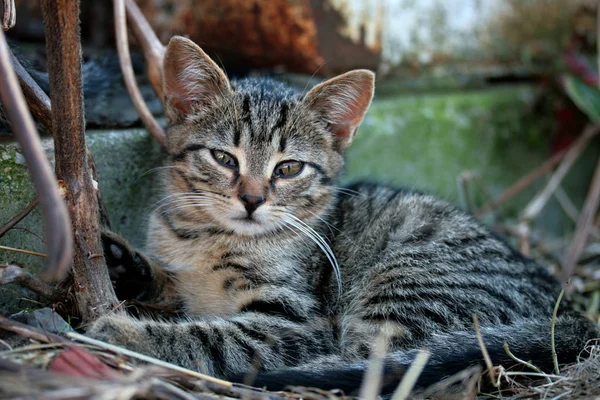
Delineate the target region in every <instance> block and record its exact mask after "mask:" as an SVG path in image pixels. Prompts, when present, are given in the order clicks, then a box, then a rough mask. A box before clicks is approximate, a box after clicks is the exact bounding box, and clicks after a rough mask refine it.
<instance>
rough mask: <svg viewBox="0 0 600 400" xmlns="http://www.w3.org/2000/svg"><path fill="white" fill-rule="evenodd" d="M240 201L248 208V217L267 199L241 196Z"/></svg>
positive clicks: (248, 195)
mask: <svg viewBox="0 0 600 400" xmlns="http://www.w3.org/2000/svg"><path fill="white" fill-rule="evenodd" d="M240 200H241V201H242V203H243V204H244V207H246V211H248V216H250V215H251V214H252V213H253V212H254V210H256V209H257V208H258V207H259V206H260V205H261V204H262V203H264V202H265V198H264V197H262V196H254V195H251V194H243V195H241V196H240Z"/></svg>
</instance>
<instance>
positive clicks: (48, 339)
mask: <svg viewBox="0 0 600 400" xmlns="http://www.w3.org/2000/svg"><path fill="white" fill-rule="evenodd" d="M0 329H4V330H5V331H9V332H14V333H16V334H18V335H21V336H23V337H26V338H29V339H33V340H37V341H38V342H42V343H65V342H67V340H66V339H65V338H62V337H60V336H57V335H53V334H51V333H47V332H43V331H42V330H40V329H37V328H34V327H32V326H29V325H25V324H21V323H20V322H17V321H13V320H12V319H9V318H6V317H3V316H1V315H0Z"/></svg>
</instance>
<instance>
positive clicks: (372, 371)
mask: <svg viewBox="0 0 600 400" xmlns="http://www.w3.org/2000/svg"><path fill="white" fill-rule="evenodd" d="M388 346H389V334H388V332H387V329H386V327H385V326H384V327H383V328H382V329H381V332H380V334H379V335H378V336H377V338H376V339H375V344H374V346H373V349H372V350H371V355H370V356H369V363H368V366H367V370H366V371H365V375H364V378H363V381H362V384H361V385H360V391H359V395H358V397H360V398H361V399H365V400H375V399H377V397H378V396H379V392H380V391H381V380H382V378H383V363H384V359H385V353H386V352H387V349H388Z"/></svg>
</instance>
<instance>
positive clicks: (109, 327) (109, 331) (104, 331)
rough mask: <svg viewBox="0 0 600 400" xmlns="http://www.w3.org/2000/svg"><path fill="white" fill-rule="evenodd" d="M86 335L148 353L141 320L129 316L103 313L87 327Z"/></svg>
mask: <svg viewBox="0 0 600 400" xmlns="http://www.w3.org/2000/svg"><path fill="white" fill-rule="evenodd" d="M86 335H87V336H89V337H91V338H94V339H97V340H100V341H102V342H106V343H110V344H114V345H116V346H121V347H125V348H127V349H130V350H133V351H137V352H141V353H146V354H148V351H147V347H148V346H147V343H146V340H145V338H144V328H143V322H141V321H138V320H135V319H133V318H130V317H124V316H119V315H105V316H104V317H101V318H99V319H98V320H97V321H96V322H94V323H93V324H92V325H91V326H90V327H89V328H88V330H87V331H86Z"/></svg>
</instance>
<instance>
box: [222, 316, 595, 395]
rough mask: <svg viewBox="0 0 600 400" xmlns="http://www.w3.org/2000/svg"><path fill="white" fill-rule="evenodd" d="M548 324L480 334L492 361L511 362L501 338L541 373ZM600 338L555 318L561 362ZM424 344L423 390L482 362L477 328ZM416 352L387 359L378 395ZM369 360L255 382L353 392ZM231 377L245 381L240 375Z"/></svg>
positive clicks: (268, 375) (588, 327)
mask: <svg viewBox="0 0 600 400" xmlns="http://www.w3.org/2000/svg"><path fill="white" fill-rule="evenodd" d="M550 326H551V324H550V321H526V322H523V323H521V324H518V325H501V326H493V327H482V328H481V335H482V337H483V341H484V343H485V346H486V349H487V351H488V353H489V355H490V358H491V359H492V362H493V364H494V365H503V366H504V367H509V366H511V365H514V364H515V361H514V360H512V359H511V358H510V357H509V356H508V355H507V354H506V352H505V350H504V342H507V343H508V345H509V348H510V351H511V353H512V354H514V355H515V356H517V357H519V358H520V359H522V360H526V361H531V362H532V363H533V364H534V365H535V366H537V367H538V368H540V369H542V370H543V371H546V372H550V371H552V368H553V359H552V348H551V344H550ZM598 337H599V336H598V331H597V329H596V328H595V326H594V325H593V324H592V323H591V322H590V321H587V320H585V319H584V318H582V317H579V316H577V317H569V316H565V317H559V318H558V319H557V321H556V325H555V348H556V352H557V356H558V361H559V363H561V364H564V363H570V362H573V361H575V360H576V359H577V357H578V355H579V354H580V353H581V352H582V351H583V349H584V347H585V345H586V343H587V342H588V341H589V340H591V339H594V338H598ZM422 347H423V348H426V349H427V350H428V351H429V352H430V353H431V357H430V359H429V362H428V363H427V365H426V367H425V368H424V370H423V371H422V373H421V375H420V377H419V379H418V381H417V383H416V388H417V389H423V388H426V387H428V386H430V385H432V384H434V383H436V382H439V381H441V380H442V379H444V378H445V377H448V376H451V375H453V374H455V373H458V372H460V371H462V370H464V369H466V368H469V367H471V366H474V365H477V364H479V365H482V366H483V365H484V360H483V356H482V352H481V348H480V346H479V344H478V341H477V336H476V335H475V332H453V333H448V334H439V335H435V336H433V337H432V338H430V339H429V340H427V341H426V342H425V343H424V344H423V346H422ZM418 353H419V350H418V349H413V350H406V351H403V350H400V351H395V352H393V353H391V354H390V355H389V356H387V357H386V359H385V361H384V373H383V377H382V378H383V379H382V391H381V394H382V395H385V394H390V393H392V392H393V391H394V390H395V388H396V387H397V385H398V383H399V382H400V380H401V379H402V377H403V375H404V373H405V371H406V370H407V369H408V367H409V366H410V364H411V363H412V361H413V360H414V359H415V357H416V355H417V354H418ZM367 364H368V363H367V361H366V360H362V361H357V362H352V363H347V364H342V365H339V367H338V368H325V367H321V368H319V366H318V365H314V364H313V365H312V366H300V367H295V368H289V369H282V370H277V371H271V372H265V373H259V374H258V375H257V377H256V379H255V381H254V383H253V386H256V387H265V388H267V389H269V390H283V389H284V388H285V387H286V386H305V387H317V388H321V389H326V390H331V389H340V390H343V391H344V393H346V394H356V393H357V392H358V389H359V388H360V385H361V383H362V380H363V376H364V374H365V371H366V369H367ZM328 365H330V363H328ZM234 380H238V381H242V380H243V379H242V377H238V379H234Z"/></svg>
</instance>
